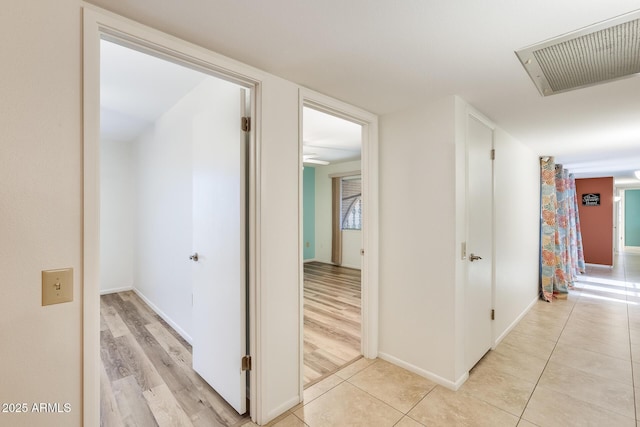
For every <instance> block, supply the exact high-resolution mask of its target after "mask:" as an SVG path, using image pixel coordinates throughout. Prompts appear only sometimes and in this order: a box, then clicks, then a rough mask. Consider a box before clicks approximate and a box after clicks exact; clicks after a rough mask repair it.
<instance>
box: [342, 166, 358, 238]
mask: <svg viewBox="0 0 640 427" xmlns="http://www.w3.org/2000/svg"><path fill="white" fill-rule="evenodd" d="M341 201H342V203H341V216H340V217H341V219H342V226H341V228H342V229H343V230H361V229H362V179H361V177H360V176H354V177H345V178H342V200H341Z"/></svg>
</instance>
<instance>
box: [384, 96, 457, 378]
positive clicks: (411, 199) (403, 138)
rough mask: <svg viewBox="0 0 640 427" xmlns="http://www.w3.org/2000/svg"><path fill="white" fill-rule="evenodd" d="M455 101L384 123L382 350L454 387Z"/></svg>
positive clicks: (390, 357)
mask: <svg viewBox="0 0 640 427" xmlns="http://www.w3.org/2000/svg"><path fill="white" fill-rule="evenodd" d="M454 100H455V98H454V97H447V98H443V99H439V100H435V101H433V102H431V103H429V104H427V105H423V106H419V107H416V108H412V109H409V110H406V111H401V112H398V113H394V114H388V115H385V116H382V117H381V118H380V122H379V130H380V149H379V156H380V157H379V158H380V165H379V175H380V194H379V200H380V205H379V206H380V212H379V215H380V217H379V218H380V279H379V280H380V281H379V301H380V303H379V304H380V305H379V330H380V332H379V337H380V338H379V349H380V357H382V358H383V359H387V360H390V361H392V362H395V363H397V364H399V365H401V366H403V367H405V368H407V369H409V370H412V371H414V372H417V373H419V374H421V375H423V376H426V377H428V378H432V379H434V380H436V381H438V382H440V383H445V384H449V385H450V386H453V384H454V383H455V382H456V380H457V378H455V367H454V359H455V350H456V349H455V324H456V321H455V320H456V319H455V313H454V312H455V288H456V277H455V257H456V254H457V251H456V247H455V246H456V244H455V238H456V215H455V212H456V196H455V195H456V176H455V163H456V140H455V126H454V121H455V120H454V118H455V111H454V109H455V108H454ZM407 331H410V332H411V333H406V332H407Z"/></svg>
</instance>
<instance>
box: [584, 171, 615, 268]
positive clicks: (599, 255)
mask: <svg viewBox="0 0 640 427" xmlns="http://www.w3.org/2000/svg"><path fill="white" fill-rule="evenodd" d="M588 193H600V206H582V195H583V194H588ZM576 194H577V195H578V212H579V213H580V228H581V230H582V246H583V247H584V261H585V262H587V263H590V264H602V265H613V178H612V177H609V178H583V179H576Z"/></svg>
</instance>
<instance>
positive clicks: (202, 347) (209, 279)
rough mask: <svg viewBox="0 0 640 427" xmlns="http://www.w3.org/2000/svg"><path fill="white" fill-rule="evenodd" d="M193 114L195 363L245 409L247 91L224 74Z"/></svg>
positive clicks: (231, 401) (239, 408) (240, 409)
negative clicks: (243, 124)
mask: <svg viewBox="0 0 640 427" xmlns="http://www.w3.org/2000/svg"><path fill="white" fill-rule="evenodd" d="M219 86H220V87H219V88H216V96H215V98H216V99H215V100H211V102H212V105H211V106H210V107H209V106H207V109H206V111H205V112H204V113H201V114H199V115H198V116H196V117H195V118H194V121H193V135H194V151H193V249H194V254H196V253H197V257H195V256H194V258H195V259H194V261H195V262H194V263H193V266H194V283H193V369H194V370H195V371H196V372H197V373H198V374H200V376H202V378H203V379H204V380H205V381H207V382H208V383H209V384H210V385H211V386H212V387H213V388H214V389H215V390H216V391H217V392H218V393H219V394H220V395H221V396H222V397H223V398H224V399H225V400H226V401H227V402H229V404H231V405H232V406H233V407H234V408H235V409H236V411H238V412H239V413H240V414H243V413H245V412H246V376H245V371H243V370H242V367H241V360H242V357H243V356H244V355H245V354H246V299H245V296H246V253H245V223H246V214H245V212H246V209H245V183H246V180H245V168H246V166H245V150H246V148H245V138H244V136H243V132H242V130H241V128H240V115H241V108H242V107H243V106H242V102H241V96H242V92H243V91H242V90H241V89H239V88H238V86H236V85H233V84H231V83H228V82H225V81H222V80H220V81H219Z"/></svg>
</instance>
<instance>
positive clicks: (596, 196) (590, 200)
mask: <svg viewBox="0 0 640 427" xmlns="http://www.w3.org/2000/svg"><path fill="white" fill-rule="evenodd" d="M582 206H600V193H588V194H583V195H582Z"/></svg>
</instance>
